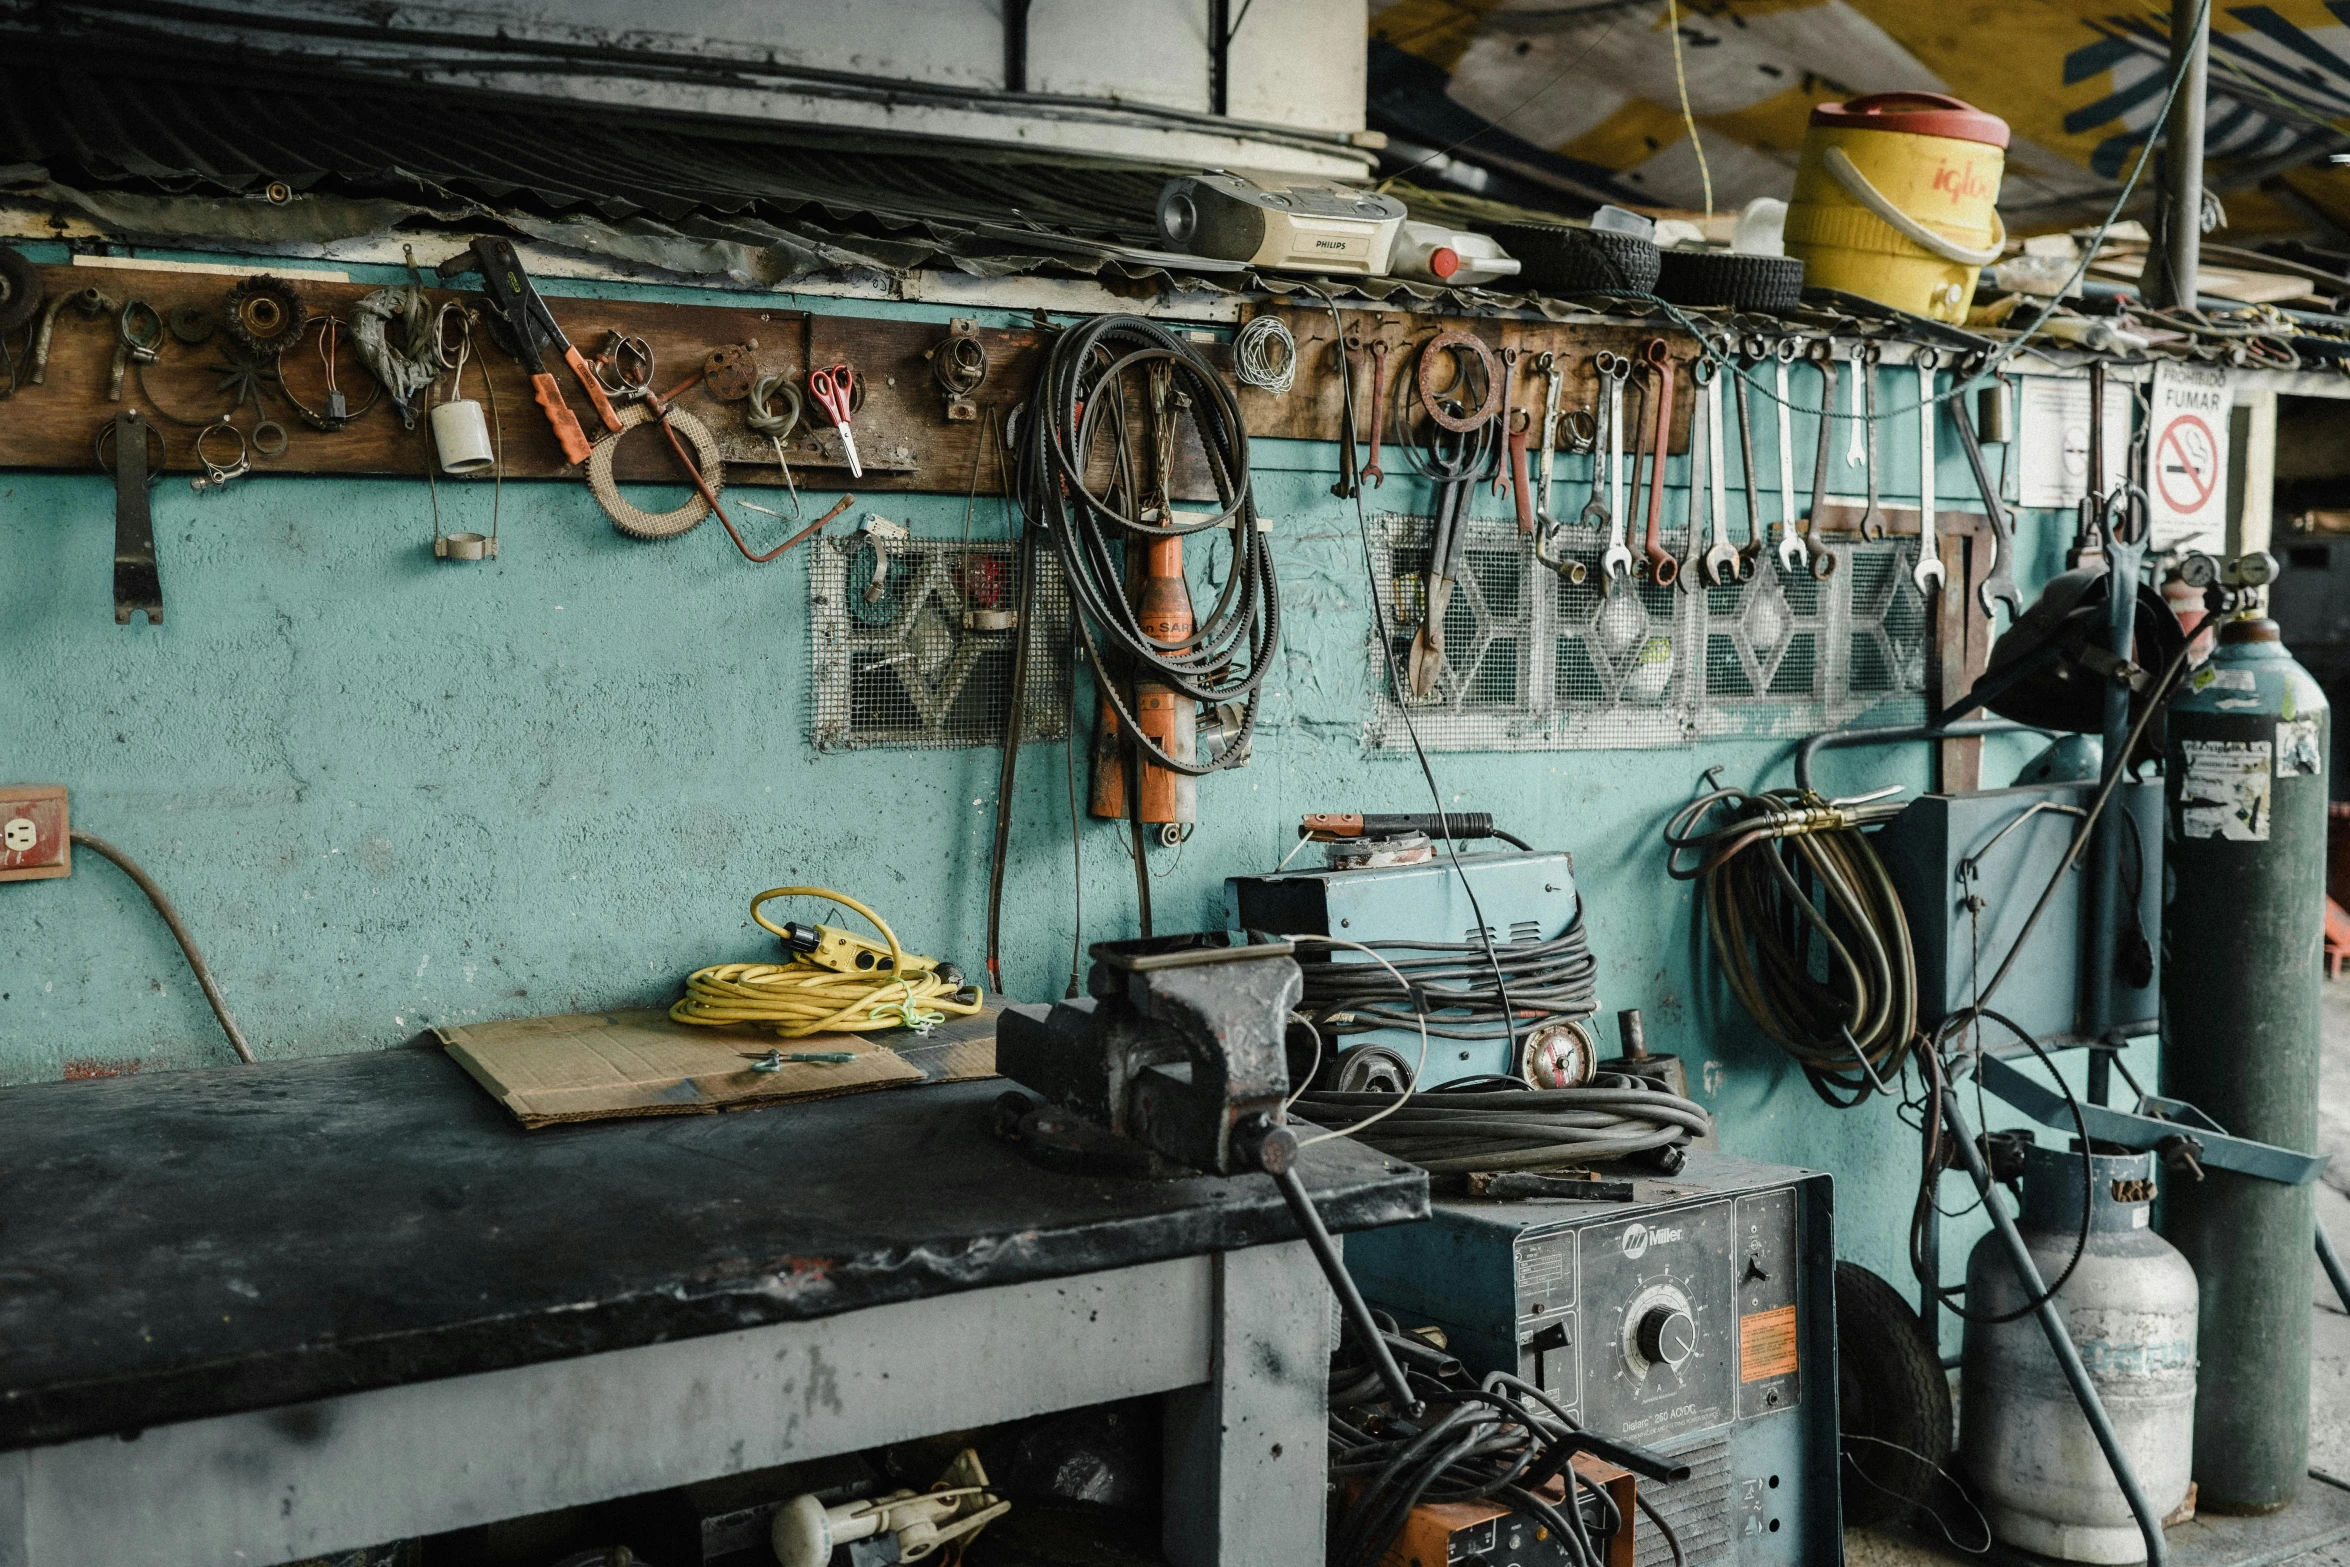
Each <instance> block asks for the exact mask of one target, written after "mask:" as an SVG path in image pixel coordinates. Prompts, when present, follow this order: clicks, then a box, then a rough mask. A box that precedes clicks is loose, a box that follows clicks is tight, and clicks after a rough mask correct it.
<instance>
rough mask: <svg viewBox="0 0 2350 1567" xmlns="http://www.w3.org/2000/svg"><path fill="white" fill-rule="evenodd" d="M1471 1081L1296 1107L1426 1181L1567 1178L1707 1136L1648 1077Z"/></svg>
mask: <svg viewBox="0 0 2350 1567" xmlns="http://www.w3.org/2000/svg"><path fill="white" fill-rule="evenodd" d="M1471 1081H1473V1082H1476V1083H1481V1084H1485V1085H1487V1086H1483V1087H1476V1088H1471V1087H1467V1086H1465V1085H1464V1086H1462V1087H1458V1088H1451V1087H1448V1088H1445V1089H1438V1090H1432V1091H1431V1090H1424V1091H1421V1092H1417V1093H1414V1094H1412V1095H1411V1096H1410V1098H1409V1099H1400V1098H1398V1096H1396V1095H1394V1094H1385V1093H1349V1092H1341V1091H1337V1090H1331V1091H1323V1092H1313V1093H1307V1094H1302V1095H1300V1096H1299V1097H1298V1101H1297V1108H1298V1111H1299V1113H1300V1114H1302V1115H1303V1116H1305V1118H1306V1119H1308V1120H1310V1121H1313V1122H1315V1123H1317V1124H1319V1125H1323V1126H1328V1127H1332V1128H1334V1129H1336V1130H1338V1131H1341V1132H1343V1133H1345V1134H1347V1135H1349V1136H1352V1137H1354V1138H1355V1139H1356V1140H1357V1141H1359V1142H1361V1143H1364V1144H1366V1145H1368V1146H1369V1147H1372V1148H1376V1149H1378V1150H1379V1151H1380V1152H1381V1153H1383V1154H1386V1155H1388V1156H1389V1157H1391V1158H1395V1159H1401V1160H1403V1161H1404V1162H1405V1163H1407V1164H1416V1165H1418V1166H1419V1167H1420V1168H1421V1169H1423V1170H1426V1171H1428V1172H1429V1173H1430V1174H1432V1175H1451V1174H1460V1173H1465V1172H1467V1171H1471V1170H1530V1171H1537V1172H1539V1171H1543V1170H1559V1169H1567V1168H1571V1167H1576V1166H1581V1165H1587V1164H1593V1163H1597V1162H1601V1161H1604V1160H1609V1159H1622V1158H1626V1157H1628V1156H1630V1155H1634V1154H1645V1153H1651V1152H1653V1151H1655V1150H1657V1149H1660V1148H1668V1147H1682V1146H1686V1145H1687V1144H1688V1142H1689V1141H1690V1139H1691V1138H1693V1137H1699V1136H1703V1135H1704V1134H1706V1133H1707V1132H1710V1131H1711V1130H1713V1117H1712V1116H1710V1115H1709V1114H1707V1113H1706V1110H1705V1107H1704V1106H1703V1105H1701V1104H1699V1103H1697V1102H1696V1101H1695V1100H1693V1099H1683V1098H1682V1097H1680V1096H1679V1095H1678V1094H1671V1093H1667V1092H1665V1091H1664V1090H1663V1089H1661V1088H1658V1087H1657V1086H1656V1085H1655V1084H1654V1083H1653V1082H1651V1081H1650V1080H1649V1079H1646V1078H1640V1077H1630V1076H1622V1075H1618V1074H1615V1073H1607V1074H1603V1075H1602V1076H1601V1077H1600V1079H1599V1080H1598V1081H1597V1082H1595V1083H1591V1084H1588V1085H1585V1086H1583V1087H1579V1088H1528V1087H1526V1086H1525V1085H1524V1084H1522V1083H1518V1082H1516V1081H1515V1080H1513V1079H1506V1078H1490V1079H1472V1080H1471ZM1374 1120H1375V1121H1376V1123H1377V1124H1376V1126H1375V1128H1374V1125H1373V1122H1374Z"/></svg>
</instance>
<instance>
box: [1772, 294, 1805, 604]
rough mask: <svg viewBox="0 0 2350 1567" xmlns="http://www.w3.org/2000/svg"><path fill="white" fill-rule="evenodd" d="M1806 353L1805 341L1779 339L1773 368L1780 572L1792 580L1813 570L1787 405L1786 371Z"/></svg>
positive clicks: (1791, 415)
mask: <svg viewBox="0 0 2350 1567" xmlns="http://www.w3.org/2000/svg"><path fill="white" fill-rule="evenodd" d="M1802 353H1803V339H1801V338H1799V337H1782V338H1780V339H1779V351H1778V353H1777V355H1776V359H1777V363H1775V364H1774V365H1773V366H1772V367H1771V374H1772V377H1773V382H1774V384H1773V388H1772V389H1773V390H1774V391H1775V392H1777V394H1778V402H1779V409H1778V412H1779V568H1780V570H1782V571H1784V572H1786V573H1787V574H1788V575H1790V576H1800V575H1801V574H1802V573H1803V572H1805V571H1807V570H1809V569H1810V565H1811V563H1810V561H1808V560H1807V559H1806V558H1805V556H1806V553H1807V552H1806V551H1805V549H1804V547H1803V535H1802V534H1801V533H1799V532H1797V531H1796V528H1797V523H1796V520H1795V414H1794V411H1793V410H1792V409H1791V408H1790V407H1789V406H1788V402H1787V367H1788V366H1789V365H1792V364H1793V363H1794V362H1795V361H1796V359H1797V358H1799V357H1800V356H1801V355H1802Z"/></svg>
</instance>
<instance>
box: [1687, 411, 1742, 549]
mask: <svg viewBox="0 0 2350 1567" xmlns="http://www.w3.org/2000/svg"><path fill="white" fill-rule="evenodd" d="M1704 368H1706V369H1709V370H1710V369H1712V368H1713V367H1712V366H1711V365H1710V364H1708V365H1705V366H1704ZM1690 373H1691V374H1692V375H1694V374H1696V371H1695V370H1692V371H1691V372H1690ZM1697 413H1699V414H1703V415H1704V416H1705V436H1704V441H1705V448H1704V449H1705V457H1706V471H1705V480H1704V486H1705V498H1706V507H1705V509H1706V516H1707V518H1708V520H1709V521H1710V522H1711V524H1712V528H1711V531H1712V533H1713V547H1712V548H1711V549H1709V550H1707V551H1706V552H1705V580H1706V583H1707V584H1708V585H1709V586H1711V587H1717V588H1718V587H1721V586H1722V585H1723V584H1724V583H1729V582H1736V581H1737V580H1738V547H1737V546H1736V545H1734V544H1732V543H1731V542H1730V505H1729V497H1728V495H1727V494H1726V493H1725V489H1726V486H1725V485H1724V483H1723V481H1724V480H1725V479H1726V478H1727V477H1728V473H1727V468H1728V464H1727V463H1726V462H1725V461H1724V459H1723V452H1722V446H1723V442H1722V383H1721V380H1720V378H1719V377H1715V378H1713V379H1711V380H1708V381H1707V382H1706V385H1705V398H1704V400H1703V401H1702V402H1700V403H1699V404H1698V405H1697ZM1691 417H1692V418H1694V417H1695V415H1692V416H1691ZM1698 439H1699V438H1698V434H1697V429H1696V426H1695V425H1694V424H1693V425H1692V426H1691V427H1690V431H1689V450H1690V453H1691V454H1692V459H1693V460H1692V462H1691V466H1690V475H1689V495H1690V505H1691V508H1692V511H1691V517H1692V519H1694V517H1695V510H1694V508H1695V506H1696V503H1697V490H1698V478H1697V472H1696V464H1695V462H1694V456H1695V453H1696V452H1697V450H1698ZM1689 531H1690V533H1691V534H1692V535H1693V536H1694V535H1695V533H1696V532H1697V529H1696V527H1695V526H1694V521H1693V523H1692V526H1691V528H1690V530H1689ZM1690 549H1691V553H1692V554H1694V553H1695V551H1696V546H1695V544H1694V543H1692V544H1691V546H1690Z"/></svg>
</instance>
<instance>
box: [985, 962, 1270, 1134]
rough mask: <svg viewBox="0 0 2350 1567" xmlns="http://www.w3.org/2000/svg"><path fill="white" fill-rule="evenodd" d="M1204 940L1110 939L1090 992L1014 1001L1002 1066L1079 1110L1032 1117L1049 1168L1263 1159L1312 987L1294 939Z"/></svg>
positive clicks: (1002, 1038) (1000, 1044) (1004, 1031)
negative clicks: (1296, 1020)
mask: <svg viewBox="0 0 2350 1567" xmlns="http://www.w3.org/2000/svg"><path fill="white" fill-rule="evenodd" d="M1206 939H1207V938H1201V937H1196V936H1178V937H1172V938H1167V939H1164V940H1146V941H1125V942H1105V943H1102V944H1101V945H1098V946H1096V947H1094V948H1093V949H1092V952H1093V960H1094V961H1093V971H1092V974H1091V975H1090V977H1089V981H1088V984H1087V987H1086V988H1087V989H1088V990H1089V991H1091V994H1090V995H1087V996H1085V997H1083V998H1082V999H1080V1000H1076V1001H1063V1002H1059V1003H1057V1004H1055V1005H1054V1006H1052V1007H1050V1008H1046V1007H1040V1006H1018V1005H1015V1006H1008V1007H1006V1008H1005V1009H1004V1014H1003V1018H1002V1020H1001V1021H1000V1022H999V1023H998V1024H997V1029H996V1070H997V1071H999V1072H1001V1073H1003V1074H1004V1075H1005V1076H1006V1077H1008V1078H1011V1079H1012V1080H1013V1081H1014V1082H1016V1083H1021V1084H1024V1085H1025V1086H1027V1087H1029V1088H1031V1089H1034V1090H1035V1091H1036V1092H1037V1093H1040V1094H1042V1095H1044V1097H1045V1099H1046V1100H1047V1101H1048V1102H1049V1103H1050V1104H1052V1105H1057V1106H1059V1107H1061V1108H1062V1109H1064V1110H1066V1111H1068V1112H1072V1113H1073V1115H1074V1117H1075V1118H1076V1119H1075V1120H1074V1121H1072V1120H1071V1118H1070V1116H1068V1115H1063V1116H1054V1115H1052V1114H1050V1113H1049V1112H1046V1113H1044V1114H1042V1115H1041V1116H1039V1117H1036V1118H1033V1119H1036V1120H1038V1121H1041V1122H1042V1124H1041V1125H1039V1126H1035V1127H1033V1128H1031V1129H1030V1130H1029V1131H1028V1133H1027V1135H1026V1140H1027V1141H1028V1142H1029V1143H1030V1144H1031V1146H1032V1147H1033V1148H1034V1150H1035V1152H1036V1155H1037V1157H1038V1159H1039V1161H1040V1162H1043V1163H1047V1164H1052V1165H1057V1166H1080V1165H1082V1166H1086V1167H1089V1168H1092V1169H1094V1170H1096V1171H1100V1172H1102V1173H1119V1174H1139V1173H1144V1172H1143V1171H1142V1170H1140V1169H1138V1168H1136V1166H1137V1165H1138V1164H1142V1163H1148V1162H1150V1161H1149V1160H1148V1159H1147V1158H1146V1155H1155V1156H1157V1158H1158V1159H1161V1160H1165V1161H1170V1162H1172V1163H1174V1164H1176V1165H1181V1166H1185V1167H1187V1168H1188V1169H1192V1170H1206V1171H1209V1172H1211V1173H1213V1174H1216V1175H1233V1174H1237V1173H1239V1172H1241V1171H1243V1170H1254V1169H1258V1168H1260V1167H1261V1165H1260V1161H1259V1159H1258V1153H1259V1148H1260V1146H1261V1144H1262V1143H1263V1141H1264V1138H1265V1135H1266V1134H1267V1133H1268V1132H1270V1131H1271V1130H1272V1129H1273V1128H1274V1127H1275V1126H1276V1125H1278V1124H1279V1122H1280V1119H1281V1103H1282V1101H1283V1100H1284V1099H1286V1098H1288V1097H1289V1064H1288V1060H1287V1057H1286V1056H1285V1055H1284V1054H1283V1051H1282V1043H1281V1042H1282V1036H1283V1035H1284V1033H1285V1032H1286V1031H1287V1029H1288V1027H1289V1014H1290V1012H1291V1011H1292V1010H1294V1009H1295V1008H1296V1006H1297V1004H1298V1000H1299V998H1300V997H1301V996H1302V994H1303V993H1304V989H1305V981H1304V979H1303V978H1302V976H1301V975H1300V974H1299V972H1298V967H1297V961H1296V959H1294V958H1293V957H1291V956H1290V953H1291V950H1292V949H1291V947H1290V945H1289V943H1287V942H1266V943H1261V944H1258V945H1254V946H1242V947H1232V946H1223V945H1214V946H1210V945H1206V944H1205V941H1206ZM1105 1132H1106V1133H1107V1134H1108V1139H1105V1138H1103V1137H1102V1136H1101V1134H1102V1133H1105ZM1121 1141H1122V1142H1124V1143H1126V1144H1128V1145H1132V1146H1131V1147H1130V1148H1129V1149H1121V1148H1119V1147H1118V1146H1117V1144H1118V1142H1121Z"/></svg>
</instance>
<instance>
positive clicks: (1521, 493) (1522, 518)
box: [1507, 409, 1542, 550]
mask: <svg viewBox="0 0 2350 1567" xmlns="http://www.w3.org/2000/svg"><path fill="white" fill-rule="evenodd" d="M1533 423H1534V416H1533V415H1531V414H1529V413H1527V412H1526V411H1525V410H1524V409H1520V410H1519V411H1518V422H1517V423H1516V425H1515V426H1514V427H1513V428H1512V429H1511V430H1510V432H1509V435H1508V437H1507V444H1508V446H1509V454H1510V455H1509V469H1510V498H1511V500H1512V501H1513V502H1514V503H1515V504H1516V506H1517V508H1518V532H1519V533H1521V534H1523V535H1525V536H1526V537H1528V538H1531V539H1533V540H1534V547H1535V548H1536V549H1537V550H1539V549H1541V547H1542V539H1541V536H1540V535H1539V534H1537V533H1535V531H1534V476H1533V475H1532V474H1531V473H1528V472H1527V471H1526V446H1527V443H1528V442H1530V441H1531V440H1532V439H1533V438H1534V432H1533V430H1532V428H1531V426H1532V425H1533Z"/></svg>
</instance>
